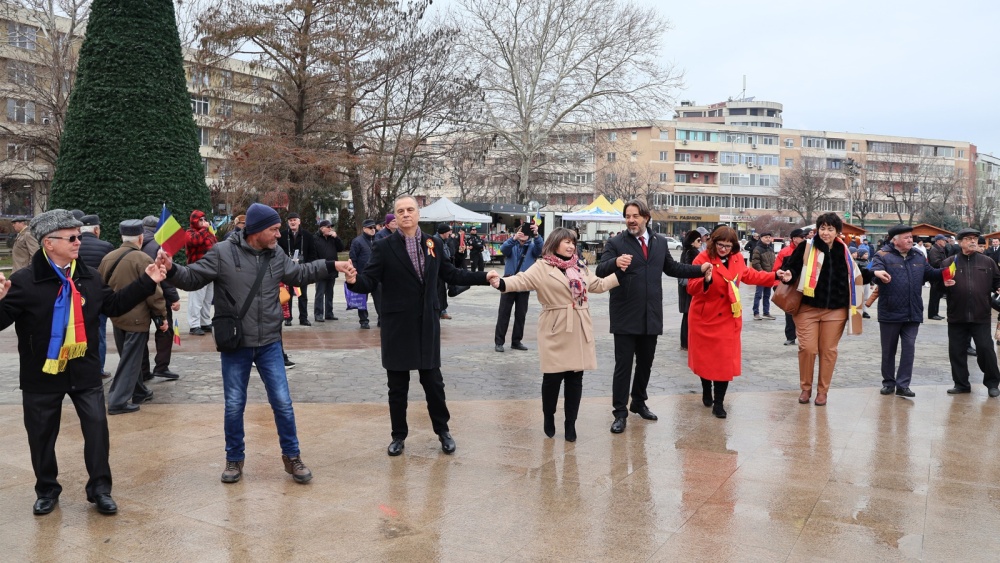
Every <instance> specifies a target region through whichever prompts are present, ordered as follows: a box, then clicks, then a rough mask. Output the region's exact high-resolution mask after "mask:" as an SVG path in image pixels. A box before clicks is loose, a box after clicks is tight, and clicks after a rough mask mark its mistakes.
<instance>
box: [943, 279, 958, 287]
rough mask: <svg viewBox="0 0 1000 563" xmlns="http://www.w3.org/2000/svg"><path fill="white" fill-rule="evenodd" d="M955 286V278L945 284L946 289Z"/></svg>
mask: <svg viewBox="0 0 1000 563" xmlns="http://www.w3.org/2000/svg"><path fill="white" fill-rule="evenodd" d="M953 285H955V278H952V279H950V280H945V282H944V286H945V287H951V286H953Z"/></svg>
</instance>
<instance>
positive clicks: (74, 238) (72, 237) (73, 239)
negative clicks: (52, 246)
mask: <svg viewBox="0 0 1000 563" xmlns="http://www.w3.org/2000/svg"><path fill="white" fill-rule="evenodd" d="M45 238H57V239H59V240H68V241H69V243H70V244H73V243H74V242H76V241H78V240H82V239H83V237H82V236H80V235H70V236H68V237H57V236H55V235H49V236H47V237H45Z"/></svg>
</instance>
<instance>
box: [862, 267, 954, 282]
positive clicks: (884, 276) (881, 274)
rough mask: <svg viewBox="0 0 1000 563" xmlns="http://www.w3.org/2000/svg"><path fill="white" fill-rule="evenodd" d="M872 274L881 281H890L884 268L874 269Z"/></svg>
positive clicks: (890, 277) (890, 278)
mask: <svg viewBox="0 0 1000 563" xmlns="http://www.w3.org/2000/svg"><path fill="white" fill-rule="evenodd" d="M874 274H875V277H876V278H878V279H879V280H881V281H882V283H889V282H891V281H892V276H890V275H889V272H887V271H885V270H876V271H875V272H874ZM952 281H954V280H952ZM945 285H948V282H945ZM953 285H954V284H953Z"/></svg>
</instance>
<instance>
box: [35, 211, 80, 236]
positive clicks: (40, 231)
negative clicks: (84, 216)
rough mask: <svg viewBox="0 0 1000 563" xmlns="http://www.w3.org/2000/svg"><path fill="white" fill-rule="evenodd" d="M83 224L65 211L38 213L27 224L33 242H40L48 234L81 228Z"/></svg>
mask: <svg viewBox="0 0 1000 563" xmlns="http://www.w3.org/2000/svg"><path fill="white" fill-rule="evenodd" d="M82 226H83V223H81V222H80V221H79V220H77V219H76V217H73V213H71V212H69V211H66V210H65V209H53V210H51V211H46V212H45V213H40V214H38V215H36V216H35V218H34V219H32V220H31V223H29V224H28V228H29V229H31V234H32V236H34V237H35V240H37V241H38V242H41V241H42V239H43V238H45V237H46V236H48V235H49V234H50V233H54V232H56V231H59V230H62V229H74V228H77V227H82Z"/></svg>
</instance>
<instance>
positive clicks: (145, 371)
mask: <svg viewBox="0 0 1000 563" xmlns="http://www.w3.org/2000/svg"><path fill="white" fill-rule="evenodd" d="M159 224H160V219H159V218H158V217H154V216H152V215H148V216H147V217H146V218H145V219H143V220H142V227H143V233H142V252H143V253H144V254H145V255H146V256H149V257H150V258H152V259H153V260H156V254H157V252H159V251H160V243H158V242H156V227H157V226H158V225H159ZM160 289H161V290H163V299H164V300H166V302H167V327H168V328H169V330H166V331H163V330H154V331H153V343H154V344H155V346H156V356H155V357H154V358H153V362H154V365H153V369H152V370H150V369H149V351H148V350H147V351H146V354H145V355H144V356H143V357H142V370H141V371H142V380H143V381H149V380H150V379H153V377H162V378H164V379H169V380H176V379H179V378H180V375H178V374H176V373H174V372H172V371H170V356H171V354H172V353H173V347H174V311H180V310H181V296H180V294H179V293H177V288H176V287H174V286H173V284H172V283H170V282H168V281H167V280H163V281H161V282H160Z"/></svg>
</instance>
